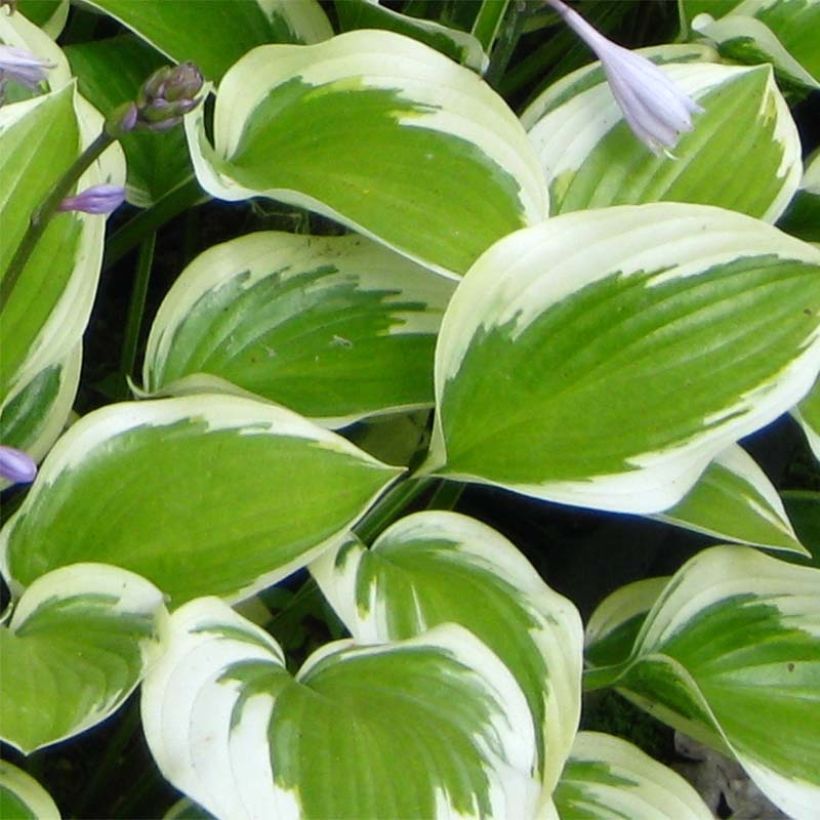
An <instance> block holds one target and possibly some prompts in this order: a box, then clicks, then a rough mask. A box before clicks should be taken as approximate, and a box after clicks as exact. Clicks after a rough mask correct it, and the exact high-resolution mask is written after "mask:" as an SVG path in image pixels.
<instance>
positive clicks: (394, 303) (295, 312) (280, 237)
mask: <svg viewBox="0 0 820 820" xmlns="http://www.w3.org/2000/svg"><path fill="white" fill-rule="evenodd" d="M453 289H454V283H453V282H452V281H450V280H448V279H445V278H444V277H442V276H439V275H438V274H435V273H433V272H431V271H429V270H427V269H425V268H422V267H420V266H419V265H416V264H415V263H413V262H410V261H409V260H407V259H405V258H404V257H402V256H399V255H398V254H395V253H393V252H391V251H389V250H387V249H386V248H383V247H381V246H379V245H376V244H375V243H372V242H370V241H369V240H366V239H363V238H362V237H357V236H342V237H315V236H305V235H295V234H285V233H277V232H273V231H271V232H267V233H256V234H250V235H248V236H244V237H242V238H240V239H235V240H233V241H231V242H226V243H225V244H223V245H219V246H217V247H215V248H211V249H210V250H208V251H206V252H205V253H203V254H202V255H201V256H199V257H197V258H196V259H195V260H194V261H193V262H192V263H191V264H190V265H189V266H188V267H187V268H186V270H185V271H184V272H183V273H182V275H181V276H180V277H179V278H178V279H177V280H176V282H175V283H174V285H173V287H172V288H171V290H170V291H169V292H168V295H167V296H166V297H165V301H164V302H163V304H162V306H161V307H160V310H159V313H158V314H157V317H156V319H155V321H154V325H153V327H152V329H151V335H150V337H149V339H148V349H147V352H146V357H145V369H144V381H145V387H146V390H148V391H151V392H156V391H173V389H174V384H173V383H174V382H176V381H178V380H180V379H184V380H186V381H190V379H191V378H194V380H196V378H197V377H196V374H207V375H208V376H212V377H217V378H219V379H224V380H226V381H228V382H230V383H232V384H233V385H236V386H238V387H240V388H242V389H243V390H246V391H249V392H252V393H255V394H257V395H260V396H262V397H264V398H267V399H271V400H273V401H275V402H278V403H281V404H284V405H286V406H288V407H291V408H292V409H294V410H296V411H298V412H300V413H302V414H304V415H306V416H310V417H313V418H319V419H323V420H326V421H329V422H330V423H332V424H333V425H334V426H338V425H340V424H343V423H349V422H350V421H353V420H355V419H358V418H361V417H363V416H365V415H369V414H372V413H385V412H389V411H391V410H400V409H411V408H416V407H420V406H425V405H430V404H432V402H433V348H434V346H435V340H436V334H437V333H438V327H439V324H440V322H441V315H442V313H443V312H444V308H445V307H446V305H447V302H448V300H449V298H450V296H451V294H452V292H453Z"/></svg>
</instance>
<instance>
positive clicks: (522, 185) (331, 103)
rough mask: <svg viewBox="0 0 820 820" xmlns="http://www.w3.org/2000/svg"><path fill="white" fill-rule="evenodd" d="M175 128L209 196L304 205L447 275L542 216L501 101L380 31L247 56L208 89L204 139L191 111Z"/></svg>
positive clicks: (462, 73) (517, 131)
mask: <svg viewBox="0 0 820 820" xmlns="http://www.w3.org/2000/svg"><path fill="white" fill-rule="evenodd" d="M186 130H187V132H188V140H189V144H190V149H191V154H192V156H193V159H194V166H195V168H196V173H197V177H198V179H199V182H200V184H201V185H202V186H203V187H204V188H205V189H206V190H207V191H208V192H209V193H211V194H212V195H213V196H216V197H219V198H222V199H228V200H238V199H245V198H247V197H250V196H255V195H264V196H269V197H272V198H274V199H277V200H280V201H283V202H287V203H289V204H292V205H298V206H300V207H307V208H310V209H312V210H315V211H318V212H319V213H321V214H324V215H325V216H329V217H331V218H333V219H337V220H339V221H340V222H342V223H344V224H345V225H348V226H350V227H352V228H354V229H355V230H357V231H358V232H360V233H364V234H366V235H368V236H371V237H372V238H374V239H376V240H378V241H380V242H382V243H384V244H386V245H388V246H390V247H393V248H394V249H396V250H398V251H399V252H400V253H403V254H405V255H407V256H409V257H410V258H412V259H415V260H417V261H419V262H421V263H423V264H425V265H428V266H430V267H432V268H435V269H436V270H439V271H441V272H443V273H445V274H449V275H454V274H461V273H463V272H464V271H465V270H466V269H467V268H468V267H469V265H470V264H471V263H472V262H473V261H474V260H475V258H476V257H477V256H478V255H479V254H480V253H481V252H482V251H484V250H485V249H486V248H487V247H488V246H489V245H490V244H492V243H493V242H494V241H495V240H497V239H499V238H500V237H502V236H505V235H506V234H508V233H510V231H514V230H515V229H516V228H520V227H522V226H524V225H527V224H531V223H534V222H538V221H540V220H541V219H542V218H543V217H544V215H545V213H546V211H547V194H546V190H545V188H544V184H543V180H542V178H541V177H542V174H541V170H540V168H539V166H538V160H537V157H536V156H535V153H534V150H533V148H532V146H531V145H530V143H529V141H528V139H527V136H526V134H525V133H524V130H523V128H522V127H521V124H520V122H519V121H518V119H517V118H516V117H515V115H514V114H513V113H512V111H511V110H510V109H509V108H508V107H507V105H506V103H505V102H504V101H503V100H502V99H501V97H499V96H498V95H497V94H496V93H495V92H494V91H492V90H491V89H490V88H489V86H487V85H485V84H484V83H483V82H482V81H481V80H480V79H478V77H476V76H475V74H473V73H472V72H471V71H469V70H468V69H466V68H463V67H461V66H459V65H456V64H455V63H453V62H452V61H451V60H448V59H447V58H446V57H444V56H442V55H441V54H439V53H438V52H436V51H434V50H433V49H431V48H428V47H427V46H425V45H422V44H421V43H417V42H415V41H414V40H411V39H409V38H407V37H402V36H400V35H398V34H393V33H391V32H380V31H353V32H348V33H347V34H342V35H339V36H338V37H334V38H333V39H331V40H328V41H327V42H324V43H320V44H318V45H315V46H267V47H265V48H259V49H255V50H254V51H252V52H251V53H249V54H247V55H246V56H245V57H244V58H243V59H242V60H241V61H240V62H239V63H237V64H236V65H235V66H234V67H233V68H232V69H231V70H230V72H229V73H228V74H227V75H226V76H225V79H224V80H223V81H222V83H221V84H220V86H219V93H218V94H217V100H216V106H215V110H214V128H213V133H214V144H213V145H211V143H210V142H209V140H208V137H207V136H206V132H205V126H204V112H203V111H202V110H199V109H198V110H197V111H195V112H193V113H192V114H191V115H190V116H189V117H187V118H186Z"/></svg>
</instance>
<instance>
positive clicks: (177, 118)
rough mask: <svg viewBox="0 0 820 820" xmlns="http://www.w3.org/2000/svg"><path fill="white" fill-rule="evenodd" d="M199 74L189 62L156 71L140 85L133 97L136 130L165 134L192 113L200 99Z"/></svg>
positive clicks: (200, 85) (200, 83)
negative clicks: (198, 95) (136, 94)
mask: <svg viewBox="0 0 820 820" xmlns="http://www.w3.org/2000/svg"><path fill="white" fill-rule="evenodd" d="M202 82H203V80H202V74H201V72H200V71H199V69H198V68H197V67H196V66H195V65H194V64H193V63H180V65H178V66H164V67H163V68H160V69H157V70H156V71H155V72H154V73H153V74H152V75H151V76H150V77H149V78H148V79H147V80H146V81H145V82H144V83H143V85H142V88H141V89H140V92H139V94H138V96H137V109H138V119H137V124H138V126H139V127H140V128H144V129H148V130H151V131H167V130H168V129H169V128H173V127H174V126H175V125H178V124H179V123H180V122H181V121H182V117H183V116H184V115H185V114H187V113H188V112H189V111H193V109H194V108H196V106H197V105H198V104H199V102H200V100H199V99H197V97H196V95H197V94H198V93H199V91H200V90H201V89H202Z"/></svg>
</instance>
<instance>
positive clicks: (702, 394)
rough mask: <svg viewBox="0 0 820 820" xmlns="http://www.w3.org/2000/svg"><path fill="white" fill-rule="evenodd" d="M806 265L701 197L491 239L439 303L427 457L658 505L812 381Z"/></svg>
mask: <svg viewBox="0 0 820 820" xmlns="http://www.w3.org/2000/svg"><path fill="white" fill-rule="evenodd" d="M818 272H820V253H818V252H817V250H815V249H814V248H812V247H811V246H810V245H807V244H804V243H802V242H799V241H797V240H794V239H792V238H791V237H788V236H786V235H785V234H782V233H781V232H779V231H777V230H776V229H774V228H771V227H769V226H767V225H765V224H764V223H762V222H759V221H757V220H753V219H750V218H748V217H745V216H742V215H740V214H736V213H733V212H730V211H725V210H721V209H717V208H710V207H705V206H696V205H683V204H674V203H659V204H654V205H645V206H638V207H632V206H620V207H612V208H606V209H601V210H598V211H585V212H582V213H578V214H568V215H565V216H561V217H556V218H554V219H551V220H549V221H548V222H546V223H544V224H543V225H540V226H537V227H533V228H529V229H526V230H522V231H519V232H517V233H515V234H513V235H511V236H509V237H507V238H506V239H503V240H502V241H500V242H498V243H497V244H496V245H494V246H493V247H492V248H491V249H490V250H489V251H488V252H487V253H485V254H484V255H483V256H482V257H481V258H480V259H479V260H478V262H477V263H476V264H475V265H474V266H473V268H472V269H471V270H470V272H469V274H468V276H466V277H465V280H464V281H463V282H462V284H461V285H460V286H459V288H458V289H457V291H456V293H455V295H454V296H453V299H452V300H451V302H450V304H449V306H448V308H447V311H446V312H445V316H444V320H443V322H442V328H441V332H440V334H439V342H438V346H437V348H436V374H435V388H436V398H437V419H436V426H435V429H434V435H433V442H432V445H431V455H430V458H429V460H428V463H427V465H426V467H425V469H426V470H428V471H430V472H433V471H435V472H437V473H438V474H441V475H449V476H453V477H456V478H464V479H467V480H474V481H480V482H484V483H491V484H497V485H500V486H503V487H507V488H509V489H512V490H516V491H518V492H523V493H526V494H529V495H533V496H536V497H540V498H546V499H551V500H555V501H560V502H565V503H571V504H579V505H584V506H592V507H598V508H601V509H611V510H619V511H628V512H640V513H654V512H661V511H663V510H665V509H668V508H669V507H670V506H672V505H674V504H676V503H677V502H678V501H680V500H681V498H682V497H683V496H684V495H685V493H686V492H687V491H688V490H689V489H690V488H691V487H692V485H693V484H694V483H695V481H696V480H697V478H698V477H699V475H700V474H701V473H702V471H703V470H704V469H705V468H706V466H707V464H708V463H709V462H710V461H711V460H712V459H713V458H714V457H715V456H716V455H717V454H718V453H719V452H720V451H721V450H723V449H725V447H726V446H728V445H729V444H730V443H732V442H734V441H736V440H737V439H738V438H740V437H742V436H744V435H746V434H748V433H750V432H752V431H753V430H756V429H757V428H759V427H761V426H763V425H764V424H766V423H768V422H769V421H771V420H772V419H774V418H776V417H777V416H778V415H780V414H781V413H783V412H784V411H785V410H787V409H788V408H790V407H791V406H792V405H794V404H795V403H796V402H797V401H798V400H799V399H801V398H802V397H803V396H804V395H805V394H806V393H807V392H808V390H809V389H810V387H811V385H812V383H813V382H814V379H815V376H816V374H817V367H818V358H819V357H818V345H819V343H820V333H818V330H819V329H820V328H819V327H818V325H819V324H820V321H819V318H820V276H818ZM684 397H685V400H684Z"/></svg>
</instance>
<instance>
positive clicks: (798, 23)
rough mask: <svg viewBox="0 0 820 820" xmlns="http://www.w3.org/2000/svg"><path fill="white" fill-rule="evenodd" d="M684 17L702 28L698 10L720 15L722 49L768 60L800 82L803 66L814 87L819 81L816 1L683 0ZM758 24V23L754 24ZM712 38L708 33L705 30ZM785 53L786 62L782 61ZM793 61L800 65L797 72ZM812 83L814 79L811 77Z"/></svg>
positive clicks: (818, 6)
mask: <svg viewBox="0 0 820 820" xmlns="http://www.w3.org/2000/svg"><path fill="white" fill-rule="evenodd" d="M679 3H680V4H681V11H682V13H683V16H684V19H688V20H689V21H691V22H692V23H693V24H694V28H696V29H697V30H698V31H700V30H701V28H700V26H699V24H698V21H697V20H696V18H697V16H698V15H699V14H708V15H710V16H711V17H712V18H717V22H718V24H719V26H720V27H719V32H720V36H718V37H717V38H715V39H717V40H718V42H720V43H721V46H722V48H726V49H727V50H728V51H729V52H730V53H731V54H733V55H736V56H738V57H743V58H752V57H757V58H758V59H760V58H762V59H764V60H765V59H769V60H771V61H773V62H774V63H775V66H776V67H777V68H778V69H779V68H781V67H783V68H786V69H787V76H788V77H789V79H797V80H798V81H800V74H799V73H798V71H799V69H802V74H803V75H808V78H809V82H807V83H806V84H807V85H810V86H812V87H814V88H816V87H817V81H819V80H820V49H818V48H817V43H818V41H819V40H820V2H818V0H741V2H737V0H679ZM755 24H757V25H755ZM705 33H706V34H707V36H710V37H711V36H712V34H711V32H710V31H708V30H707V31H706V32H705ZM783 53H785V56H786V57H787V58H788V62H787V61H786V60H784V59H783ZM792 64H796V65H797V69H798V70H795V69H794V68H793V67H792ZM812 80H813V81H814V82H813V83H812V82H811V81H812Z"/></svg>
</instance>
